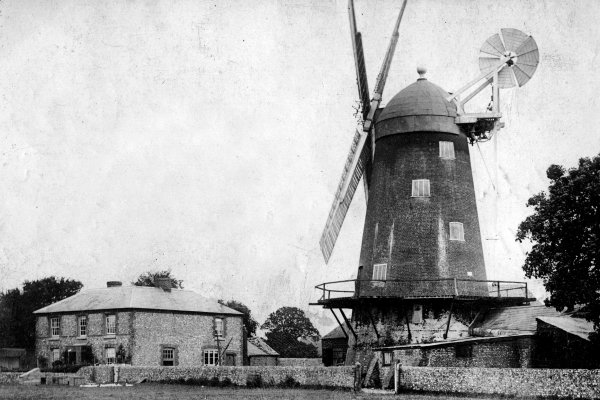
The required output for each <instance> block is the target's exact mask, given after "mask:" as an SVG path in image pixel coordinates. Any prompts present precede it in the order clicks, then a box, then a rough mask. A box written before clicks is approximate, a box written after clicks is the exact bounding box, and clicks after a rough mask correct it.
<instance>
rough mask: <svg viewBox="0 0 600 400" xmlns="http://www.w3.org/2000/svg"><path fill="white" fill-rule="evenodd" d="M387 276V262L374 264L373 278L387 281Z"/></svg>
mask: <svg viewBox="0 0 600 400" xmlns="http://www.w3.org/2000/svg"><path fill="white" fill-rule="evenodd" d="M386 278H387V264H375V265H373V280H374V281H385V280H386Z"/></svg>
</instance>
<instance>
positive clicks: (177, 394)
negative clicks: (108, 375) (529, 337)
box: [0, 383, 489, 400]
mask: <svg viewBox="0 0 600 400" xmlns="http://www.w3.org/2000/svg"><path fill="white" fill-rule="evenodd" d="M394 398H399V397H395V396H391V395H388V394H366V393H353V392H347V391H336V390H310V389H306V390H304V389H245V388H213V387H198V386H187V385H163V384H154V383H145V384H140V385H137V386H134V387H107V388H79V387H70V386H22V385H5V386H1V385H0V399H15V400H16V399H29V400H42V399H57V400H58V399H61V400H62V399H66V400H75V399H77V400H80V399H83V400H85V399H94V400H103V399H127V400H142V399H144V400H146V399H148V400H155V399H156V400H158V399H160V400H166V399H173V400H174V399H181V400H188V399H227V400H238V399H239V400H242V399H264V400H270V399H273V400H287V399H290V400H300V399H324V400H338V399H339V400H341V399H364V400H378V399H385V400H392V399H394ZM401 399H402V400H442V399H447V400H453V399H455V400H458V399H461V400H464V399H465V398H464V397H463V398H461V397H451V396H431V395H420V394H403V395H402V397H401ZM469 400H475V399H474V398H473V397H470V398H469ZM487 400H489V397H488V398H487Z"/></svg>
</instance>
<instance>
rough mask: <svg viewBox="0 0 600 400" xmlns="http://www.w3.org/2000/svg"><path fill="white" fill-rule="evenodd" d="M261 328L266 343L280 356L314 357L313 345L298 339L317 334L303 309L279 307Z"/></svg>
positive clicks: (315, 354)
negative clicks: (263, 331)
mask: <svg viewBox="0 0 600 400" xmlns="http://www.w3.org/2000/svg"><path fill="white" fill-rule="evenodd" d="M261 329H265V330H268V331H269V332H267V333H266V337H267V344H268V345H269V346H271V347H272V348H273V349H275V351H277V352H278V353H279V354H280V355H281V356H282V357H316V356H317V349H316V348H315V346H313V345H310V344H307V343H303V342H301V341H299V340H298V339H300V338H309V337H313V336H319V331H317V330H316V329H315V327H314V326H313V324H312V322H310V320H309V319H308V317H307V316H306V315H305V314H304V311H302V310H300V309H299V308H296V307H281V308H279V309H278V310H277V311H275V312H272V313H271V314H270V315H269V317H268V318H267V320H266V321H265V323H264V324H262V326H261Z"/></svg>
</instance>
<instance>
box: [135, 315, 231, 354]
mask: <svg viewBox="0 0 600 400" xmlns="http://www.w3.org/2000/svg"><path fill="white" fill-rule="evenodd" d="M215 317H218V318H222V319H223V320H224V323H225V326H224V336H223V337H222V340H221V341H220V346H221V351H223V349H224V347H225V346H227V344H228V343H229V342H230V340H231V343H230V344H229V347H228V348H227V351H226V355H228V356H229V360H230V361H231V359H232V358H233V359H234V363H235V365H242V363H243V359H242V354H243V332H242V329H243V323H242V317H241V316H231V315H211V314H187V313H174V312H154V311H137V312H135V314H134V318H133V332H134V343H133V347H132V354H133V358H132V365H161V361H162V348H164V347H171V348H174V349H175V364H176V365H178V366H198V365H203V364H204V351H205V350H217V342H216V340H215V336H214V319H215ZM226 360H227V358H224V360H223V361H226Z"/></svg>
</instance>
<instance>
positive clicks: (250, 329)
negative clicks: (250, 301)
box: [219, 300, 258, 337]
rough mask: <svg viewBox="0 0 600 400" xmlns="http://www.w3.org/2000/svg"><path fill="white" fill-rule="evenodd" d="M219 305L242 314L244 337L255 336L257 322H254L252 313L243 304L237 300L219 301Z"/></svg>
mask: <svg viewBox="0 0 600 400" xmlns="http://www.w3.org/2000/svg"><path fill="white" fill-rule="evenodd" d="M219 303H220V304H223V305H224V306H226V307H229V308H233V309H234V310H236V311H239V312H241V313H242V314H244V316H243V321H244V329H245V330H246V335H248V337H251V336H254V335H256V328H258V322H256V320H255V319H254V318H252V311H250V309H249V308H248V307H247V306H246V305H245V304H243V303H241V302H239V301H237V300H229V301H224V300H219Z"/></svg>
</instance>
